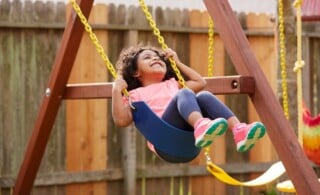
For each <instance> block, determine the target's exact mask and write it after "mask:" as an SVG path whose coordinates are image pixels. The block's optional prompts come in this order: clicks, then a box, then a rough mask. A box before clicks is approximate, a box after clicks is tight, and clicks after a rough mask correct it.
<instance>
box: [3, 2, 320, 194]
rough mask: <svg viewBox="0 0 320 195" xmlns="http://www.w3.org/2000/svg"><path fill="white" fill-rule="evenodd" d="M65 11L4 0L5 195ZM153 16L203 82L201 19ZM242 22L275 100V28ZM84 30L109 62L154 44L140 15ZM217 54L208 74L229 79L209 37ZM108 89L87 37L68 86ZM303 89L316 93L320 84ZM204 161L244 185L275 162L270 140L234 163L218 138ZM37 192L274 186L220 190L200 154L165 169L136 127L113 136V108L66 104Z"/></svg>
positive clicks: (94, 20)
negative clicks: (92, 33) (94, 37)
mask: <svg viewBox="0 0 320 195" xmlns="http://www.w3.org/2000/svg"><path fill="white" fill-rule="evenodd" d="M71 11H72V10H71V7H70V6H66V5H65V4H63V3H52V2H47V3H43V2H40V1H36V2H34V3H33V2H31V1H26V2H25V3H22V2H20V1H13V2H10V1H8V0H2V1H0V43H1V44H0V89H1V94H0V110H1V112H0V121H1V122H0V131H1V135H2V136H1V137H0V187H1V191H0V192H1V194H10V191H11V189H12V188H13V186H14V180H15V177H16V175H17V173H18V171H19V168H20V164H21V162H22V159H23V157H24V150H25V148H26V145H27V143H28V139H29V136H30V135H31V130H32V128H33V125H34V121H35V119H36V117H37V113H38V107H39V104H40V102H41V100H42V98H43V96H44V93H45V89H46V84H47V79H48V76H49V74H50V71H51V68H52V64H53V61H54V58H55V54H56V52H57V50H58V49H59V45H60V44H61V43H60V40H61V35H62V33H63V30H64V26H65V23H66V22H65V21H66V19H68V17H69V14H70V13H71ZM154 15H155V18H156V19H157V24H158V25H159V27H160V29H161V32H162V34H163V36H164V37H165V41H166V43H167V44H168V45H169V46H170V47H171V48H173V49H174V50H176V51H177V53H178V55H179V57H180V59H181V60H182V61H183V62H185V63H186V64H189V65H190V66H191V67H192V68H194V69H195V70H197V71H198V72H199V73H201V74H202V75H203V76H206V75H207V74H208V73H207V64H208V52H207V48H208V35H207V26H208V15H207V13H206V12H199V11H195V10H192V11H188V10H171V9H164V8H154ZM239 20H241V22H242V25H243V28H244V29H245V32H246V34H247V35H248V39H249V42H250V44H251V46H252V50H253V51H254V53H255V55H256V57H257V59H258V61H259V63H260V64H261V68H262V69H263V71H264V73H265V74H266V76H267V78H268V81H269V83H270V85H271V86H272V88H273V89H274V91H275V93H276V92H277V88H278V87H277V85H278V76H277V75H278V65H277V64H278V62H277V50H276V40H275V26H274V23H273V22H272V21H271V19H270V17H269V16H266V15H254V14H249V15H242V14H240V15H239ZM89 21H90V24H91V25H92V26H93V28H94V31H95V33H96V34H97V37H98V39H99V40H100V42H101V44H102V45H103V47H104V49H105V51H106V52H107V54H108V56H109V58H110V60H111V62H112V63H115V62H116V60H117V57H118V55H119V52H120V51H121V50H122V49H123V48H124V47H127V46H129V45H135V44H138V43H144V44H152V45H157V40H156V39H155V37H154V36H153V35H152V32H151V31H150V27H149V26H148V24H147V21H146V19H145V17H144V15H143V13H142V12H141V10H140V8H139V7H126V6H124V5H122V6H114V5H102V4H98V5H95V6H94V8H93V10H92V13H91V15H90V18H89ZM305 39H307V40H308V41H309V42H308V43H310V46H309V47H308V48H311V49H310V51H312V53H308V56H312V57H310V59H312V62H313V64H315V63H317V64H319V57H316V55H314V54H315V53H316V51H317V48H318V47H319V43H320V42H319V37H317V36H316V35H314V36H312V38H310V37H308V36H306V37H305ZM214 51H215V53H214V59H215V66H214V75H216V76H218V75H219V76H220V75H233V74H235V70H234V69H233V65H232V63H231V61H230V60H229V57H228V55H227V54H226V52H225V51H224V45H223V43H222V41H221V40H220V39H219V36H218V35H216V36H215V47H214ZM308 51H309V49H308ZM310 67H312V68H310V69H312V70H310V71H311V72H312V71H314V70H316V72H318V75H319V69H315V67H316V66H310ZM308 71H309V70H308ZM105 81H112V78H111V77H110V75H109V74H108V72H107V69H106V67H105V65H104V63H103V61H102V60H101V57H100V56H99V55H98V53H97V52H96V51H95V47H94V45H93V44H92V42H91V41H90V39H89V37H88V35H87V34H85V35H84V37H83V39H82V42H81V45H80V49H79V52H78V55H77V59H76V62H75V64H74V68H73V71H72V73H71V76H70V79H69V83H87V82H105ZM308 83H309V84H310V86H311V85H318V86H319V79H314V80H312V81H310V82H308ZM310 91H312V90H310ZM318 93H319V92H318ZM309 94H312V93H311V92H310V93H309ZM313 95H319V94H313ZM310 96H311V95H310ZM219 98H220V99H221V100H223V101H224V102H225V103H226V104H227V105H228V106H229V107H230V108H231V109H232V110H233V111H234V112H235V114H236V115H237V116H238V117H239V118H240V119H241V120H243V121H253V120H259V117H258V116H257V114H256V112H255V109H254V107H253V106H252V104H251V103H250V102H249V99H248V97H247V96H246V95H230V96H219ZM309 103H310V105H314V104H317V102H314V101H310V102H309ZM317 110H319V105H318V108H317ZM210 155H211V157H212V158H213V161H214V162H215V163H217V164H220V165H222V167H223V168H224V169H225V170H226V171H227V172H229V173H230V174H232V175H233V176H234V177H236V178H238V179H241V180H248V179H251V178H253V177H255V176H257V175H258V174H260V173H261V172H263V171H265V170H266V169H267V168H268V166H269V165H270V164H271V163H272V162H273V161H276V160H277V155H276V153H275V152H274V150H273V146H272V144H271V142H270V140H269V139H268V137H267V136H266V137H265V138H263V140H262V141H260V142H259V143H258V144H257V145H256V147H255V148H254V149H253V150H251V151H250V152H248V153H244V154H242V153H241V154H239V153H237V152H236V150H235V144H234V143H233V139H232V136H231V133H226V135H225V136H222V138H219V139H217V141H216V142H215V143H214V144H213V146H212V147H211V152H210ZM34 185H35V186H34V188H33V191H32V194H48V195H49V194H50V195H51V194H52V195H55V194H59V195H60V194H77V195H78V194H143V195H144V194H181V195H182V194H193V195H197V194H201V195H203V194H237V193H240V191H243V192H244V193H245V194H249V193H252V194H256V193H258V192H262V191H263V192H267V193H268V192H269V191H272V190H275V189H274V185H273V184H270V186H263V187H259V188H250V189H249V188H245V189H241V188H239V187H233V186H228V185H224V184H222V183H221V182H219V181H218V180H216V179H215V178H214V177H212V176H210V175H209V173H208V172H207V171H206V169H205V157H204V155H203V154H201V155H200V156H199V157H198V158H197V159H195V160H194V161H192V162H191V163H189V164H168V163H165V162H163V161H161V160H159V159H157V158H156V157H155V156H154V155H153V154H152V153H151V152H149V151H148V150H147V147H146V143H145V140H144V139H143V138H142V136H141V135H140V134H139V133H137V131H136V130H135V129H134V127H128V128H124V129H118V128H116V127H115V126H114V124H113V122H112V118H111V115H110V100H70V101H66V102H65V104H63V106H62V107H61V108H60V112H59V114H58V117H57V119H56V121H55V127H54V129H53V131H52V135H51V137H50V140H49V143H48V146H47V148H46V152H45V156H44V158H43V160H42V163H41V166H40V170H39V171H38V176H37V179H36V181H35V184H34Z"/></svg>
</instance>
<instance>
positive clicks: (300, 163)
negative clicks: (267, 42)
mask: <svg viewBox="0 0 320 195" xmlns="http://www.w3.org/2000/svg"><path fill="white" fill-rule="evenodd" d="M204 2H205V5H206V6H207V9H208V12H209V14H210V15H211V17H212V18H213V20H214V23H215V27H216V28H217V30H218V32H219V35H220V37H221V39H222V40H223V42H224V44H225V47H226V50H227V52H228V54H229V56H230V57H231V60H232V62H233V64H234V65H235V68H236V70H237V72H238V73H239V74H240V75H249V76H253V78H254V80H255V92H254V94H252V95H251V96H250V97H251V100H252V102H253V104H254V106H255V108H256V110H257V112H258V114H259V116H260V118H261V120H262V122H264V123H265V124H266V127H267V132H268V135H269V137H270V139H271V141H272V143H273V145H274V147H275V149H276V151H277V152H278V154H279V157H280V159H281V161H282V162H283V164H284V166H285V167H286V170H287V173H288V176H289V177H290V179H291V180H292V181H293V183H294V185H295V188H296V190H297V192H298V194H320V184H319V182H318V179H317V176H316V174H315V172H314V171H313V169H312V167H311V165H310V163H309V161H308V159H307V158H306V156H305V154H304V152H303V150H302V148H301V146H300V144H299V143H298V140H297V137H296V135H295V133H294V130H293V128H292V127H291V125H290V123H289V121H288V120H287V119H286V118H285V116H284V113H283V110H282V108H281V106H280V104H279V101H278V99H277V98H276V96H275V94H274V93H273V91H272V89H271V87H270V85H269V84H268V81H267V79H266V77H265V76H264V74H263V72H262V70H261V68H260V66H259V63H258V61H257V59H256V58H255V56H254V54H253V52H252V51H251V49H250V45H249V42H248V40H247V38H246V36H245V34H244V32H243V30H242V28H241V25H240V23H239V21H238V20H237V18H236V17H235V14H234V12H233V10H232V9H231V7H230V5H229V3H228V1H225V0H204Z"/></svg>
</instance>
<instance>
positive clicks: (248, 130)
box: [232, 122, 266, 152]
mask: <svg viewBox="0 0 320 195" xmlns="http://www.w3.org/2000/svg"><path fill="white" fill-rule="evenodd" d="M232 132H233V137H234V141H235V143H236V145H237V151H238V152H245V151H248V150H250V149H251V148H252V147H253V146H254V144H255V143H256V142H257V141H258V140H259V139H260V138H262V137H263V136H264V134H265V133H266V128H265V126H264V125H263V124H262V123H260V122H254V123H251V124H249V125H247V124H245V123H239V124H236V125H235V126H234V128H233V129H232Z"/></svg>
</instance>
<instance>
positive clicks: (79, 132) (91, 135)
mask: <svg viewBox="0 0 320 195" xmlns="http://www.w3.org/2000/svg"><path fill="white" fill-rule="evenodd" d="M72 11H73V10H70V12H69V13H71V12H72ZM107 21H108V12H107V6H106V5H102V4H97V5H94V6H93V8H92V11H91V13H90V17H89V22H90V23H94V24H105V23H106V22H107ZM94 33H95V34H96V36H97V38H98V40H99V42H100V44H101V45H102V47H103V48H104V50H106V47H107V42H108V33H107V32H105V31H101V30H100V31H95V32H94ZM90 64H92V65H90ZM107 75H108V72H107V71H106V68H105V65H104V63H103V60H102V59H101V57H100V55H99V54H98V52H97V51H96V49H95V45H94V44H93V42H92V40H91V39H90V37H89V35H88V33H85V34H84V35H83V37H82V40H81V44H80V47H79V50H78V53H77V57H76V60H75V63H74V65H73V69H72V72H71V74H70V78H69V81H68V82H89V81H92V80H94V81H105V80H108V76H107ZM66 110H67V112H66V137H67V138H66V142H67V143H66V147H67V148H66V170H67V171H70V172H72V171H89V170H100V169H106V168H107V130H106V129H107V126H108V125H107V122H108V120H106V119H107V118H108V116H107V113H108V109H107V101H106V100H103V99H99V100H97V99H95V100H91V101H83V100H78V101H68V102H67V103H66ZM79 154H81V155H79ZM91 193H93V194H106V193H107V185H106V182H104V181H100V182H94V183H86V184H84V183H83V184H81V185H79V184H75V185H68V186H66V194H91Z"/></svg>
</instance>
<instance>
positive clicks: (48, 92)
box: [46, 88, 51, 97]
mask: <svg viewBox="0 0 320 195" xmlns="http://www.w3.org/2000/svg"><path fill="white" fill-rule="evenodd" d="M50 95H51V89H50V88H47V89H46V96H47V97H49V96H50Z"/></svg>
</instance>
